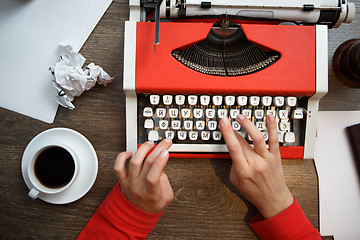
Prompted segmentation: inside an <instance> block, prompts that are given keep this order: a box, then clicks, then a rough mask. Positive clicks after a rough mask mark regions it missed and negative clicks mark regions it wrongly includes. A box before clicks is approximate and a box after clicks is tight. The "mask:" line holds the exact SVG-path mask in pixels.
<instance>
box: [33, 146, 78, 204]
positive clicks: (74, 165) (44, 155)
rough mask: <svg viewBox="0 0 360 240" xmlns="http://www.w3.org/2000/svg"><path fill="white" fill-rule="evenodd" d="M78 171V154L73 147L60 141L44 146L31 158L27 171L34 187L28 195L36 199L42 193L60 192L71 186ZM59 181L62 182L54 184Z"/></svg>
mask: <svg viewBox="0 0 360 240" xmlns="http://www.w3.org/2000/svg"><path fill="white" fill-rule="evenodd" d="M61 156H62V157H61ZM72 170H73V171H72ZM47 171H48V172H47ZM78 172H79V160H78V156H77V155H76V153H75V151H74V150H73V149H72V148H71V147H69V146H66V145H64V144H60V143H59V144H51V145H48V146H44V147H42V148H40V149H39V150H37V151H35V153H34V154H33V155H32V156H31V158H30V160H29V164H28V168H27V173H28V177H29V180H30V182H31V184H32V186H33V188H32V189H31V190H30V191H29V193H28V196H29V197H30V198H31V199H36V198H37V197H38V195H39V194H40V193H43V194H56V193H60V192H62V191H64V190H65V189H67V188H69V187H70V186H71V184H72V183H73V182H74V181H75V180H76V178H77V176H78ZM58 182H59V183H61V184H60V185H57V186H55V185H53V183H58ZM50 183H51V184H50Z"/></svg>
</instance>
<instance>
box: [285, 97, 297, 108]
mask: <svg viewBox="0 0 360 240" xmlns="http://www.w3.org/2000/svg"><path fill="white" fill-rule="evenodd" d="M286 105H288V106H290V107H294V106H295V105H296V97H287V98H286Z"/></svg>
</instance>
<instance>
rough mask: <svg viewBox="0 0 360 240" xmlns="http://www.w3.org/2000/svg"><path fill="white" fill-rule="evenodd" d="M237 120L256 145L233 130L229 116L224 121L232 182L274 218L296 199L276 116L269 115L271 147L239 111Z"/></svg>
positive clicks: (221, 125)
mask: <svg viewBox="0 0 360 240" xmlns="http://www.w3.org/2000/svg"><path fill="white" fill-rule="evenodd" d="M236 120H237V121H238V122H239V124H240V125H241V126H242V127H243V128H244V129H245V130H246V132H247V133H248V134H249V135H250V137H251V139H252V141H253V145H254V148H252V147H251V146H250V145H249V144H248V143H247V141H246V140H245V139H244V138H243V137H242V136H241V135H239V134H238V133H236V132H235V131H234V130H233V129H232V127H231V124H230V121H229V119H228V118H226V117H225V118H222V119H221V120H220V123H219V128H220V130H221V132H222V134H223V136H224V139H225V143H226V145H227V147H228V150H229V153H230V156H231V159H232V161H233V164H232V167H231V170H230V182H231V183H232V184H233V185H234V186H235V188H236V189H237V190H238V191H239V192H240V193H241V194H242V195H243V196H244V197H245V198H246V199H248V200H249V201H250V202H251V203H253V204H254V205H255V207H256V208H257V209H258V210H259V211H260V213H261V214H262V215H263V217H264V218H266V219H267V218H271V217H273V216H275V215H277V214H278V213H280V212H281V211H283V210H285V209H286V208H288V207H289V206H290V205H291V204H292V203H293V201H294V198H293V196H292V194H291V193H290V191H289V189H288V187H287V185H286V183H285V178H284V172H283V169H282V166H281V156H280V151H279V140H278V134H277V127H276V121H275V118H274V116H272V115H269V116H267V118H266V126H267V130H268V135H269V139H268V144H269V149H267V147H266V143H265V140H264V137H263V135H262V133H261V132H260V131H259V130H258V129H257V128H256V127H255V125H254V124H253V123H252V122H251V121H250V120H249V119H247V118H245V117H244V116H242V115H240V114H239V115H238V117H237V119H236Z"/></svg>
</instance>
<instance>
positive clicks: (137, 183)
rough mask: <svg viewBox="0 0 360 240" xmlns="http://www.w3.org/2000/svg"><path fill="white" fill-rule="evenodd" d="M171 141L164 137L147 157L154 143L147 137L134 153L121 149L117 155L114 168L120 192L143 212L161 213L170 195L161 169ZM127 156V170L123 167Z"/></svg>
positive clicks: (170, 191) (166, 179) (168, 184)
mask: <svg viewBox="0 0 360 240" xmlns="http://www.w3.org/2000/svg"><path fill="white" fill-rule="evenodd" d="M171 145H172V141H171V139H169V138H166V139H164V140H163V141H161V142H160V143H159V144H158V146H156V148H155V149H154V150H153V151H152V152H151V153H150V154H149V156H148V157H146V155H147V154H148V152H149V151H150V150H151V149H152V148H153V147H154V142H152V141H148V142H145V143H144V144H142V145H141V146H140V147H139V149H138V150H137V151H136V153H135V154H134V155H133V156H132V153H131V152H122V153H120V154H119V155H118V156H117V158H116V162H115V165H114V171H115V174H116V176H117V178H118V179H119V182H120V186H121V191H122V193H123V194H124V195H125V197H126V198H127V199H128V200H129V201H130V202H131V203H132V204H133V205H134V206H135V207H137V208H139V209H141V210H143V211H145V212H148V213H152V214H157V213H161V212H163V211H164V210H165V208H166V207H167V206H168V204H169V203H170V202H171V201H172V199H173V196H174V193H173V190H172V188H171V185H170V182H169V179H168V177H167V175H166V174H165V173H164V172H163V169H164V167H165V165H166V163H167V161H168V159H169V152H168V149H169V148H170V146H171ZM130 158H131V159H130ZM128 159H130V162H129V170H128V171H126V168H125V162H126V161H127V160H128ZM144 160H145V161H144ZM143 162H144V164H143Z"/></svg>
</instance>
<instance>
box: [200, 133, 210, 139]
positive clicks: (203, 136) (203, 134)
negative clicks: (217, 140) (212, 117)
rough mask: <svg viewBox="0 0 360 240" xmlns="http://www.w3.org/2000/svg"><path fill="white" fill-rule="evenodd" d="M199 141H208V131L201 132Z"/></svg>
mask: <svg viewBox="0 0 360 240" xmlns="http://www.w3.org/2000/svg"><path fill="white" fill-rule="evenodd" d="M201 139H202V140H204V141H207V140H209V139H210V132H209V131H202V132H201Z"/></svg>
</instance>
